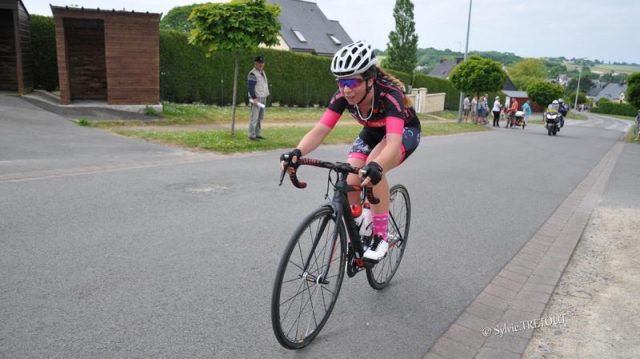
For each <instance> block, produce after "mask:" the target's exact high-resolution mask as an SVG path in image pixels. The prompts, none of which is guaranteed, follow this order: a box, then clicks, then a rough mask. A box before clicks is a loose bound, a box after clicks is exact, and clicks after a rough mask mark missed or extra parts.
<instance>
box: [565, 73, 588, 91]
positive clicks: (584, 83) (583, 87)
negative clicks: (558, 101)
mask: <svg viewBox="0 0 640 359" xmlns="http://www.w3.org/2000/svg"><path fill="white" fill-rule="evenodd" d="M594 86H595V84H594V83H593V81H591V80H590V79H589V78H588V77H580V92H589V90H591V88H592V87H594ZM577 87H578V77H575V78H572V79H571V80H569V83H568V84H567V88H566V89H565V93H567V94H569V93H572V92H576V88H577Z"/></svg>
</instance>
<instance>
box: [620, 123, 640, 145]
mask: <svg viewBox="0 0 640 359" xmlns="http://www.w3.org/2000/svg"><path fill="white" fill-rule="evenodd" d="M636 126H637V125H633V126H631V128H629V131H627V135H626V136H625V137H624V141H625V142H628V143H640V139H638V137H637V136H636Z"/></svg>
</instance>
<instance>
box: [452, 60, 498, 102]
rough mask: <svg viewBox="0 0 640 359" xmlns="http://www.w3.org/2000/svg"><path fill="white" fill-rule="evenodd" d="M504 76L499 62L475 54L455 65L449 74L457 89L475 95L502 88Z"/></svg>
mask: <svg viewBox="0 0 640 359" xmlns="http://www.w3.org/2000/svg"><path fill="white" fill-rule="evenodd" d="M506 78H507V75H506V74H505V73H504V71H502V65H501V64H500V63H498V62H496V61H493V60H491V59H483V58H481V57H480V56H477V55H473V56H470V57H469V58H468V59H467V61H465V62H462V63H460V64H459V65H458V66H456V67H455V68H454V69H453V71H452V72H451V74H450V76H449V79H450V81H451V83H452V84H453V87H455V88H456V89H457V90H459V91H463V92H466V93H473V94H476V95H477V94H480V93H483V92H495V91H498V90H500V89H502V85H503V84H504V81H505V80H506Z"/></svg>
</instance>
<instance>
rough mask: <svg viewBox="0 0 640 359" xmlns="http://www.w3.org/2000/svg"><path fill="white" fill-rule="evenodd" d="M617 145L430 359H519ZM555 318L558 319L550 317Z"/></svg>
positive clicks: (446, 335)
mask: <svg viewBox="0 0 640 359" xmlns="http://www.w3.org/2000/svg"><path fill="white" fill-rule="evenodd" d="M623 147H624V142H617V143H616V144H615V145H614V146H613V147H612V148H611V149H610V150H609V152H607V154H606V155H605V156H604V157H603V158H602V159H601V160H600V162H599V163H598V164H597V165H596V166H595V167H594V168H593V169H592V170H591V172H589V174H588V175H587V176H586V177H585V179H584V180H582V182H580V184H579V185H578V186H577V187H576V189H575V190H574V191H573V192H572V193H571V194H570V195H569V196H568V197H567V198H566V199H565V200H564V201H563V202H562V204H560V206H559V207H558V208H557V209H556V211H555V212H554V213H553V214H552V215H551V217H550V218H549V220H547V222H546V223H544V224H543V225H542V226H541V227H540V229H539V230H538V231H537V232H536V233H535V234H534V235H533V237H532V238H531V239H529V241H528V242H527V243H526V244H525V245H524V246H523V247H522V248H521V249H520V251H519V252H518V253H517V254H516V255H515V256H514V257H513V258H512V259H511V261H510V262H509V263H507V264H506V265H505V266H504V267H503V268H502V270H501V271H500V272H499V273H498V275H496V276H495V277H494V279H493V280H492V281H491V282H490V283H489V284H488V285H487V286H486V287H485V289H484V290H483V291H482V292H481V293H480V294H479V295H478V296H477V297H476V298H475V299H474V300H473V302H471V304H470V305H469V306H468V307H467V308H465V310H464V311H463V312H462V313H461V314H460V316H459V317H458V318H457V319H456V320H455V321H454V323H453V324H451V326H450V327H449V328H448V329H447V330H446V331H445V333H444V334H442V335H441V336H440V338H438V340H436V342H435V343H434V344H433V346H432V347H431V348H430V349H429V351H428V353H427V354H426V355H425V356H424V358H425V359H429V358H520V357H521V356H522V354H523V353H524V351H525V349H526V348H527V345H528V344H529V340H530V339H531V337H532V336H533V331H534V329H536V328H539V327H540V322H541V320H545V319H544V318H542V314H543V312H544V309H545V307H546V305H547V303H548V302H549V299H550V298H551V295H552V294H553V292H554V290H555V288H556V285H557V284H558V282H559V280H560V277H561V276H562V273H563V272H564V269H565V268H566V266H567V264H568V263H569V260H570V258H571V256H572V254H573V251H574V249H575V247H576V245H577V244H578V241H579V240H580V237H581V236H582V233H583V231H584V229H585V228H586V226H587V224H588V221H589V218H590V216H591V213H592V211H593V209H594V208H595V206H596V204H597V203H598V201H599V200H600V199H601V198H602V196H603V194H604V191H605V189H606V185H607V182H608V180H609V176H610V175H611V173H612V171H613V169H614V167H615V164H616V162H617V160H618V158H619V156H620V153H621V152H622V149H623ZM551 320H553V318H551Z"/></svg>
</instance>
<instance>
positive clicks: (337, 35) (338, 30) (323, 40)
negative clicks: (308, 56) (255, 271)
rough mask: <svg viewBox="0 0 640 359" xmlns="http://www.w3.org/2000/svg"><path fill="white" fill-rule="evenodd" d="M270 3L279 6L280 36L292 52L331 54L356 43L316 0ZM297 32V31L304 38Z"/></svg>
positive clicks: (276, 1)
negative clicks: (326, 14)
mask: <svg viewBox="0 0 640 359" xmlns="http://www.w3.org/2000/svg"><path fill="white" fill-rule="evenodd" d="M269 2H270V3H273V4H277V5H280V9H281V11H280V18H279V19H280V25H281V28H280V35H281V36H282V39H283V40H284V42H285V43H286V44H287V46H288V47H289V49H291V50H292V51H302V52H311V53H314V54H318V55H327V56H332V55H333V54H334V53H335V52H336V51H338V50H339V49H340V48H341V47H343V46H345V45H348V44H350V43H352V42H353V40H351V37H349V35H348V34H347V33H346V31H344V29H343V28H342V26H341V25H340V23H339V22H338V21H335V20H329V19H327V17H326V16H325V15H324V13H323V12H322V11H321V10H320V8H319V7H318V5H317V4H316V3H314V2H310V1H302V0H269ZM294 31H297V32H298V35H301V37H299V36H298V35H296V33H295V32H294ZM332 37H333V38H334V39H335V41H334V39H332Z"/></svg>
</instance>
